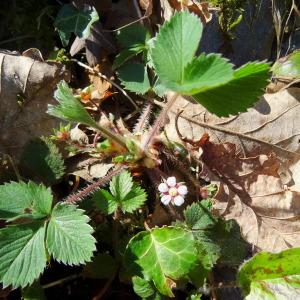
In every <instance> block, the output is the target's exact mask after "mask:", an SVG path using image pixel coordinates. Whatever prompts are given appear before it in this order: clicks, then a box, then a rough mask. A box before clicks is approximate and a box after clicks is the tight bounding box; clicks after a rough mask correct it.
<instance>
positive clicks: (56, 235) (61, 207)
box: [46, 203, 96, 265]
mask: <svg viewBox="0 0 300 300" xmlns="http://www.w3.org/2000/svg"><path fill="white" fill-rule="evenodd" d="M83 213H84V211H83V210H81V209H77V208H76V206H74V205H66V204H61V203H58V204H57V205H56V206H55V207H54V208H53V210H52V215H51V219H50V221H49V224H48V228H47V237H46V244H47V249H48V251H49V253H50V254H52V255H53V257H54V259H56V260H57V261H59V262H62V263H64V264H67V265H77V264H83V263H84V262H87V261H90V260H91V257H92V256H93V252H94V251H95V250H96V246H95V243H96V240H95V239H94V237H93V236H92V232H93V228H92V227H91V226H90V225H88V224H87V222H88V221H89V217H88V216H86V215H84V214H83Z"/></svg>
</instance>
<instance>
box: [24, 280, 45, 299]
mask: <svg viewBox="0 0 300 300" xmlns="http://www.w3.org/2000/svg"><path fill="white" fill-rule="evenodd" d="M22 299H23V300H46V296H45V292H44V289H43V288H42V286H41V284H40V283H39V281H38V280H37V281H35V282H34V283H33V284H32V285H31V286H29V287H26V288H25V289H22Z"/></svg>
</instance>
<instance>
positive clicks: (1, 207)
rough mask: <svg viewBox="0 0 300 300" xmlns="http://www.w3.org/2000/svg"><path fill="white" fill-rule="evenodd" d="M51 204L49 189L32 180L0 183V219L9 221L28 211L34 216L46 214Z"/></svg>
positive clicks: (26, 213) (27, 213) (48, 212)
mask: <svg viewBox="0 0 300 300" xmlns="http://www.w3.org/2000/svg"><path fill="white" fill-rule="evenodd" d="M51 205H52V195H51V191H50V189H49V188H46V187H44V186H43V185H38V184H36V183H34V182H29V183H27V184H26V183H24V182H11V183H6V184H4V185H0V219H4V220H8V221H9V220H13V219H16V218H18V217H22V216H24V215H29V214H30V213H32V214H33V215H34V216H35V217H43V216H47V215H48V214H50V211H51Z"/></svg>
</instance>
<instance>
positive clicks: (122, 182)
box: [109, 171, 133, 200]
mask: <svg viewBox="0 0 300 300" xmlns="http://www.w3.org/2000/svg"><path fill="white" fill-rule="evenodd" d="M132 186H133V181H132V177H131V175H130V173H129V172H127V171H125V172H122V173H120V174H118V175H116V176H114V177H113V178H112V180H111V182H110V184H109V189H110V191H111V193H112V195H113V196H114V197H115V198H117V199H118V200H123V199H124V198H125V197H126V195H127V194H128V193H129V192H130V191H131V189H132Z"/></svg>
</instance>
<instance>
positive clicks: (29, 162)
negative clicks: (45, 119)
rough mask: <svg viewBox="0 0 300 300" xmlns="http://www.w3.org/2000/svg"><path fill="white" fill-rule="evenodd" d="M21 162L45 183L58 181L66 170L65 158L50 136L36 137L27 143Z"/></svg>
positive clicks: (50, 183)
mask: <svg viewBox="0 0 300 300" xmlns="http://www.w3.org/2000/svg"><path fill="white" fill-rule="evenodd" d="M21 164H22V165H23V166H24V167H25V168H27V169H28V170H30V171H31V173H33V175H35V177H38V178H41V179H42V180H43V181H44V182H45V183H48V184H49V185H52V184H54V183H56V182H57V181H58V180H59V179H60V178H61V177H62V176H63V175H64V172H65V166H64V160H63V157H62V155H61V153H60V152H59V150H58V148H57V147H56V145H55V144H54V143H53V142H52V141H51V140H50V139H49V138H45V137H42V138H36V139H33V140H31V141H30V142H29V143H27V145H25V148H24V151H23V153H22V157H21Z"/></svg>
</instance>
